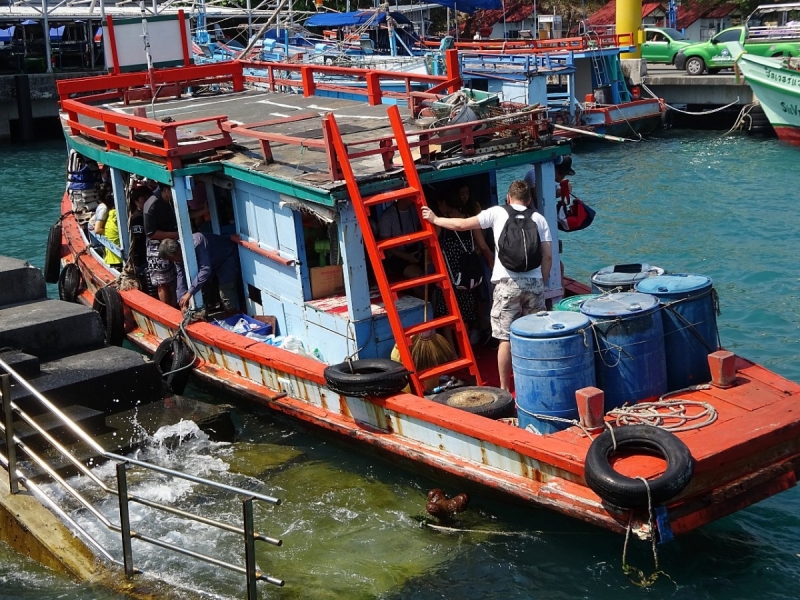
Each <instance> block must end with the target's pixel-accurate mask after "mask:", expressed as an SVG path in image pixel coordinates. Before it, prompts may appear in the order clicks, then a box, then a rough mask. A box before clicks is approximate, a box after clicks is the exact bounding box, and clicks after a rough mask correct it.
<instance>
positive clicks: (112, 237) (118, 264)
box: [103, 208, 122, 271]
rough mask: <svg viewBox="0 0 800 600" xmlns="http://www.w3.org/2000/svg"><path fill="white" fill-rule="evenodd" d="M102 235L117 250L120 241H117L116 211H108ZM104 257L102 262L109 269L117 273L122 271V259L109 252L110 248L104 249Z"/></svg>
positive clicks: (114, 209)
mask: <svg viewBox="0 0 800 600" xmlns="http://www.w3.org/2000/svg"><path fill="white" fill-rule="evenodd" d="M104 235H105V236H106V239H107V240H108V241H109V242H111V243H112V244H115V245H116V246H117V247H118V248H119V247H120V246H121V244H120V239H119V224H118V223H117V209H116V208H112V209H111V210H109V211H108V217H107V218H106V225H105V230H104ZM105 250H106V253H105V257H104V258H103V260H104V261H105V263H106V264H107V265H108V266H109V267H113V268H115V269H117V270H118V271H121V270H122V258H121V257H120V256H119V255H117V254H115V253H114V252H112V251H111V249H110V248H106V249H105Z"/></svg>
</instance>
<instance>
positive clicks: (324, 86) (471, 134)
mask: <svg viewBox="0 0 800 600" xmlns="http://www.w3.org/2000/svg"><path fill="white" fill-rule="evenodd" d="M447 60H448V61H455V65H450V64H449V63H448V67H449V68H450V71H449V72H455V73H458V65H457V61H458V55H457V52H456V51H455V50H451V51H448V53H447ZM246 68H254V69H258V70H264V71H266V76H260V75H249V74H245V73H244V69H246ZM291 73H299V74H300V79H299V80H298V79H290V78H289V75H290V74H291ZM321 75H322V76H324V75H328V76H330V75H338V76H350V77H354V78H356V79H358V78H362V77H363V80H364V81H366V82H367V88H366V91H364V90H363V89H362V90H361V93H363V95H366V96H367V99H368V101H369V103H370V104H380V103H381V101H382V99H383V98H384V97H386V96H390V95H391V96H393V97H402V98H404V99H405V100H406V102H407V103H408V106H409V107H410V108H411V110H412V112H413V113H414V114H416V110H417V108H418V106H419V104H420V103H421V102H424V101H430V100H434V101H435V100H437V99H438V98H439V96H438V95H437V94H438V93H441V92H444V91H445V90H449V91H455V90H456V89H458V88H459V87H460V78H459V77H454V78H449V77H445V76H435V75H425V74H412V73H398V72H394V71H369V70H367V69H350V68H346V67H334V66H326V65H291V64H285V63H262V62H259V63H254V62H248V61H229V62H222V63H212V64H208V65H200V66H194V67H179V68H176V69H162V70H158V71H154V72H153V75H152V79H151V76H150V75H149V74H148V73H146V72H143V73H129V74H111V75H104V76H97V77H89V78H82V79H67V80H61V81H59V82H57V85H58V92H59V95H60V97H61V108H62V110H63V111H64V112H65V113H66V120H65V125H66V126H67V127H68V128H69V130H70V132H71V134H72V135H82V136H85V137H87V138H89V139H92V140H94V141H96V142H99V143H101V144H103V145H104V146H105V148H106V149H107V150H111V151H125V152H127V153H129V154H131V155H134V156H140V155H149V156H150V157H156V159H157V160H158V159H160V160H162V161H163V162H164V163H165V164H166V166H167V168H168V169H169V170H174V169H178V168H180V167H181V166H182V164H183V161H184V160H185V159H186V158H187V157H189V156H190V155H191V156H195V155H197V154H199V153H203V152H208V151H212V150H219V149H222V148H227V147H228V146H230V145H231V144H232V135H237V136H242V137H249V138H253V139H256V140H258V143H259V146H260V149H261V153H262V156H263V160H264V162H265V163H266V164H269V163H271V162H273V160H274V159H273V148H272V144H288V145H295V146H301V147H302V146H305V147H314V148H319V149H321V150H323V151H325V153H326V155H327V164H328V174H329V177H330V180H331V181H336V180H339V179H341V172H340V169H339V165H338V163H337V162H336V158H335V155H334V153H333V151H332V147H333V146H332V141H331V139H330V131H329V128H328V127H327V125H326V122H325V120H324V119H323V124H322V126H323V134H324V137H323V139H322V140H314V139H309V138H307V137H296V136H291V135H285V134H281V133H276V132H269V131H260V130H261V129H263V128H265V127H270V126H274V125H278V124H281V123H286V122H290V121H295V120H303V119H310V118H318V117H319V115H318V114H316V113H314V114H304V115H302V114H301V115H295V116H292V117H288V118H282V119H274V120H269V121H262V122H257V123H249V124H248V123H244V124H240V123H234V122H231V121H229V120H228V118H227V116H225V115H218V116H212V117H203V118H199V119H188V120H180V121H168V122H164V121H161V120H156V119H152V118H148V117H147V116H146V105H142V106H140V107H139V108H138V109H137V110H136V114H134V115H129V114H125V113H121V112H117V111H114V110H110V109H107V108H103V107H100V106H94V105H93V104H92V103H95V102H100V101H104V102H105V101H109V100H117V101H125V100H127V99H129V98H131V97H133V98H136V99H140V100H141V99H145V96H146V94H145V92H147V93H148V94H152V90H153V89H154V88H155V90H156V91H155V95H156V99H157V98H158V96H159V91H160V90H163V89H167V90H171V92H170V93H166V92H165V93H163V94H162V97H166V96H167V95H169V94H171V93H174V95H180V93H181V92H182V90H183V89H185V88H187V87H196V86H199V85H208V84H210V83H225V82H228V83H230V84H231V87H232V89H233V91H241V90H243V89H244V83H245V81H248V82H259V83H264V82H266V83H268V84H269V87H270V89H272V90H277V89H278V87H279V86H283V85H291V86H293V87H297V86H301V87H302V88H303V93H304V95H305V96H306V97H310V96H313V95H314V93H315V92H316V91H319V90H332V91H334V90H341V91H347V92H348V93H349V94H358V93H359V88H351V87H348V86H347V85H346V84H329V83H325V82H324V81H320V80H318V79H315V77H317V76H321ZM387 79H391V80H394V81H397V80H403V81H405V82H406V93H405V94H403V93H394V94H390V93H389V92H385V91H383V90H381V82H383V81H385V80H387ZM415 83H424V84H426V85H431V86H433V87H431V88H430V89H429V90H428V91H427V92H415V91H413V86H414V84H415ZM493 115H494V116H492V118H489V119H484V120H482V121H480V123H481V124H482V125H483V128H482V129H480V131H475V126H476V124H477V122H468V123H462V124H455V125H447V126H444V127H437V128H435V129H426V130H414V131H409V132H407V136H408V137H410V138H412V141H411V146H412V147H413V148H419V152H420V161H421V162H422V163H428V162H430V160H431V158H432V156H433V150H432V148H431V146H434V145H435V146H442V145H448V146H451V147H452V148H454V149H455V148H456V147H458V148H457V149H458V150H460V152H461V154H462V155H465V156H471V155H474V154H475V153H476V151H477V149H478V146H479V145H480V144H478V143H476V140H477V138H483V139H482V140H479V141H481V142H482V143H483V142H484V141H485V140H486V139H490V138H493V137H495V136H498V137H500V136H502V137H505V138H510V137H512V136H516V137H515V138H514V139H515V141H513V142H512V141H511V140H510V139H506V140H505V141H504V142H503V143H504V144H511V143H517V144H525V145H535V144H536V143H538V140H539V138H540V137H541V136H542V135H544V134H545V133H546V132H547V131H548V120H547V115H546V110H545V109H530V110H525V111H519V109H518V108H517V109H514V110H508V111H506V114H502V111H501V113H500V114H497V113H493ZM199 123H208V124H209V128H207V129H203V130H202V131H200V132H198V131H197V129H198V128H197V127H196V125H198V124H199ZM190 126H195V127H193V129H192V131H191V132H190V133H189V135H184V136H183V137H181V129H182V128H186V127H190ZM346 147H348V148H353V149H354V151H353V152H352V153H350V154H349V158H350V159H359V158H364V157H368V156H373V155H380V156H382V157H383V163H384V166H385V168H386V169H387V170H390V169H392V168H394V167H393V156H394V153H395V152H396V151H397V146H396V143H395V141H394V140H393V138H392V137H391V136H385V137H377V138H373V139H368V140H359V141H354V142H351V143H350V144H346Z"/></svg>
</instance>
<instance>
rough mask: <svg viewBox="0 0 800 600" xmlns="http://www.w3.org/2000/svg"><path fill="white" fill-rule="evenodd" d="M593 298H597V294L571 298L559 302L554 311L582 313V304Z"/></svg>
mask: <svg viewBox="0 0 800 600" xmlns="http://www.w3.org/2000/svg"><path fill="white" fill-rule="evenodd" d="M592 298H597V294H581V295H579V296H570V297H569V298H564V299H563V300H561V301H560V302H558V303H557V304H556V305H555V306H554V307H553V310H563V311H569V312H581V304H583V303H584V302H586V301H587V300H591V299H592Z"/></svg>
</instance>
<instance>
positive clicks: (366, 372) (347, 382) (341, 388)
mask: <svg viewBox="0 0 800 600" xmlns="http://www.w3.org/2000/svg"><path fill="white" fill-rule="evenodd" d="M323 374H324V376H325V382H326V384H327V385H328V388H330V389H331V390H332V391H334V392H336V393H338V394H344V395H346V396H361V397H363V396H385V395H390V394H396V393H397V392H399V391H401V390H402V389H403V388H404V387H406V386H407V385H408V371H407V370H406V368H405V367H404V366H403V365H402V364H400V363H398V362H395V361H393V360H389V359H388V358H367V359H363V360H353V361H348V362H343V363H339V364H337V365H330V366H328V367H326V368H325V371H324V373H323Z"/></svg>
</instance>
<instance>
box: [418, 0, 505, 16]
mask: <svg viewBox="0 0 800 600" xmlns="http://www.w3.org/2000/svg"><path fill="white" fill-rule="evenodd" d="M430 1H431V2H433V3H434V4H440V5H441V6H446V7H447V8H452V9H454V10H457V11H458V12H464V13H468V14H470V15H471V14H472V13H474V12H475V11H476V10H500V9H502V8H503V2H502V0H430Z"/></svg>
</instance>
